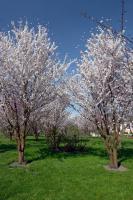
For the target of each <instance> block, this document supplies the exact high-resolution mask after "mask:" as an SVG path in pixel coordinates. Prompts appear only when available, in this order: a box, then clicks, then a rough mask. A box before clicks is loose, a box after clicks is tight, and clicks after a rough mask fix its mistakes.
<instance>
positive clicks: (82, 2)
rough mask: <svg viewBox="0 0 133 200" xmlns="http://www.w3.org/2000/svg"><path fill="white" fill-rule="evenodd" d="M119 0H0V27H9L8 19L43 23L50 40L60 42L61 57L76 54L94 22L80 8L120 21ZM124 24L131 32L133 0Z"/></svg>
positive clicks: (95, 14) (2, 28)
mask: <svg viewBox="0 0 133 200" xmlns="http://www.w3.org/2000/svg"><path fill="white" fill-rule="evenodd" d="M120 4H121V1H120V0H0V29H1V30H8V29H9V25H10V22H11V21H15V22H16V21H18V20H20V19H23V20H27V21H28V22H29V23H32V25H33V26H36V25H37V24H38V23H40V24H42V25H46V26H47V27H48V29H49V34H50V36H51V37H52V40H54V41H55V42H56V44H57V45H58V46H59V48H58V52H59V54H60V57H63V56H64V55H65V54H66V53H67V54H68V55H69V56H70V58H75V57H79V55H80V50H81V49H83V48H84V45H85V42H86V39H87V37H89V34H90V31H91V30H92V28H93V27H95V24H93V23H92V22H90V21H88V20H86V19H84V18H83V17H81V16H80V13H81V11H86V12H87V13H88V14H89V15H91V16H95V17H97V18H99V19H101V18H102V17H104V18H111V19H112V24H113V26H115V27H116V28H119V25H120V21H119V20H120ZM126 11H127V13H126V19H127V20H128V22H127V23H126V27H127V29H128V32H127V33H128V34H130V35H133V28H132V17H133V14H132V11H133V0H126Z"/></svg>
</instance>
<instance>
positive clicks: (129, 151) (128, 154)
mask: <svg viewBox="0 0 133 200" xmlns="http://www.w3.org/2000/svg"><path fill="white" fill-rule="evenodd" d="M119 157H120V162H123V161H125V160H128V159H133V148H122V149H120V151H119Z"/></svg>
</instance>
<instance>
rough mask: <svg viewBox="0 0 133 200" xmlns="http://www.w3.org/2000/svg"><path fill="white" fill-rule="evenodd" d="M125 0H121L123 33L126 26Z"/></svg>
mask: <svg viewBox="0 0 133 200" xmlns="http://www.w3.org/2000/svg"><path fill="white" fill-rule="evenodd" d="M125 13H126V11H125V0H121V25H120V26H121V28H120V29H121V33H123V30H124V28H125Z"/></svg>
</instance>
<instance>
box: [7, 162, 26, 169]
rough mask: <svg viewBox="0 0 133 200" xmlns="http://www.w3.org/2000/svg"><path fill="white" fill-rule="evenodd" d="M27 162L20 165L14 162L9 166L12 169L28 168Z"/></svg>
mask: <svg viewBox="0 0 133 200" xmlns="http://www.w3.org/2000/svg"><path fill="white" fill-rule="evenodd" d="M26 165H27V162H23V163H22V164H20V163H18V162H12V163H10V164H9V167H11V168H18V167H20V168H21V167H26Z"/></svg>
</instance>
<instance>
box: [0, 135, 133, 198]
mask: <svg viewBox="0 0 133 200" xmlns="http://www.w3.org/2000/svg"><path fill="white" fill-rule="evenodd" d="M87 145H88V150H87V152H86V153H77V154H71V153H55V154H52V153H49V151H48V149H47V146H46V144H45V141H44V139H43V138H41V139H40V140H39V141H38V142H35V141H34V139H33V138H28V141H27V148H26V158H27V160H28V161H29V164H28V165H27V166H26V167H24V168H10V167H9V163H11V162H12V161H14V160H15V159H16V157H17V153H16V146H15V143H13V142H12V143H11V142H10V141H9V140H8V139H6V138H4V137H0V200H77V199H78V200H133V140H132V139H124V141H123V144H122V146H123V150H122V151H121V152H120V155H121V160H122V164H123V165H124V166H126V167H127V168H128V171H126V172H109V171H106V170H105V169H104V168H103V166H104V165H106V164H107V163H108V158H107V155H106V152H105V151H104V147H103V144H102V142H101V140H100V139H95V138H94V139H90V141H88V143H87Z"/></svg>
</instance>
